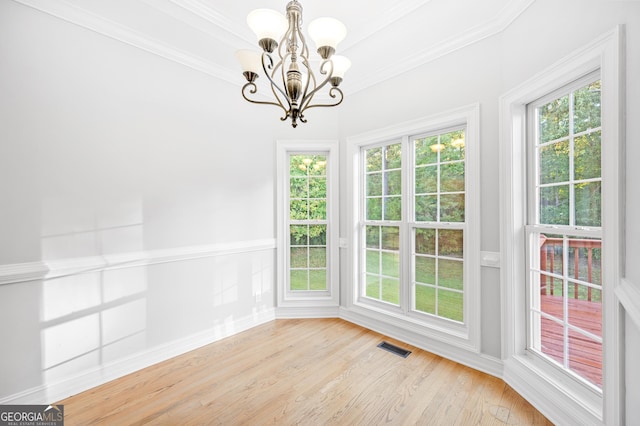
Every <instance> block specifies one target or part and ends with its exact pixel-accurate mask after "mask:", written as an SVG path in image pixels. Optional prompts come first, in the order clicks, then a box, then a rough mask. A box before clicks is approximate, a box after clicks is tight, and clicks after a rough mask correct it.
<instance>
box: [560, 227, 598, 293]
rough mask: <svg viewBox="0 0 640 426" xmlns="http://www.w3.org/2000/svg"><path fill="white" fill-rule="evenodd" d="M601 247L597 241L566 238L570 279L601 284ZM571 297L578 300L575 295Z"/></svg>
mask: <svg viewBox="0 0 640 426" xmlns="http://www.w3.org/2000/svg"><path fill="white" fill-rule="evenodd" d="M601 245H602V241H601V240H598V239H586V238H568V246H569V253H568V262H569V263H568V265H569V266H568V267H569V271H568V274H569V276H570V277H571V278H575V279H578V280H581V281H585V282H588V283H591V284H596V285H601V284H602V265H601V261H602V249H601ZM573 297H575V298H579V297H578V294H577V293H576V294H575V295H574V296H573ZM580 298H584V297H580Z"/></svg>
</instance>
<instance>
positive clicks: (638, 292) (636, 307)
mask: <svg viewBox="0 0 640 426" xmlns="http://www.w3.org/2000/svg"><path fill="white" fill-rule="evenodd" d="M615 292H616V297H617V298H618V300H619V301H620V304H621V305H622V307H623V308H624V310H625V312H626V313H627V314H628V315H629V317H630V318H631V319H632V320H633V322H634V323H635V325H636V327H638V328H640V288H639V287H638V286H637V285H634V284H633V283H631V282H630V281H628V280H626V279H624V278H623V279H622V280H620V284H619V285H618V286H617V287H616V290H615Z"/></svg>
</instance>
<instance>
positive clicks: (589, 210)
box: [575, 182, 602, 226]
mask: <svg viewBox="0 0 640 426" xmlns="http://www.w3.org/2000/svg"><path fill="white" fill-rule="evenodd" d="M600 188H601V184H600V182H589V183H579V184H577V185H576V186H575V197H576V202H575V207H576V211H575V218H576V225H578V226H601V221H600V220H601V217H600V213H601V205H600V202H601V199H602V195H601V192H600V191H601V189H600Z"/></svg>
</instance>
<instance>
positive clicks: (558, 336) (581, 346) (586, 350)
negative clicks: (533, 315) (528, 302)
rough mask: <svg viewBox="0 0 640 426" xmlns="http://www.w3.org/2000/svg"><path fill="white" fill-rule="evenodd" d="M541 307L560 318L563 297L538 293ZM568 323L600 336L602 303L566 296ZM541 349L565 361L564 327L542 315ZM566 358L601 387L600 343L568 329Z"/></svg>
mask: <svg viewBox="0 0 640 426" xmlns="http://www.w3.org/2000/svg"><path fill="white" fill-rule="evenodd" d="M540 298H541V300H540V304H541V308H542V311H543V312H545V313H547V314H549V315H552V316H554V317H555V318H558V319H562V318H563V307H562V298H561V297H558V296H549V295H541V296H540ZM567 302H568V303H567V304H568V308H569V315H568V317H569V323H571V324H572V325H575V326H577V327H580V328H581V329H583V330H586V331H588V332H590V333H592V334H594V335H596V336H599V337H602V304H601V303H600V302H590V301H587V300H578V299H571V298H570V299H568V301H567ZM541 332H542V333H541V334H542V352H543V353H544V354H546V355H548V356H550V357H551V358H553V359H555V360H556V361H558V362H559V363H560V364H564V361H563V360H564V343H563V342H564V330H563V327H562V325H561V324H558V323H556V322H554V321H552V320H550V319H546V318H542V321H541ZM567 351H568V354H567V359H568V361H569V368H571V370H573V371H575V372H576V373H578V374H579V375H581V376H582V377H584V378H586V379H588V380H589V381H590V382H592V383H594V384H595V385H597V386H600V387H602V343H599V342H596V341H595V340H593V339H590V338H588V337H587V336H585V335H584V334H582V333H578V332H575V331H572V330H569V335H568V346H567Z"/></svg>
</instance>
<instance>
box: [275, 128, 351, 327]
mask: <svg viewBox="0 0 640 426" xmlns="http://www.w3.org/2000/svg"><path fill="white" fill-rule="evenodd" d="M338 148H339V147H338V141H336V140H280V141H277V142H276V155H277V161H276V163H277V176H276V183H277V190H276V198H277V203H276V204H277V226H276V232H277V244H278V250H277V260H276V261H277V291H276V292H277V309H276V316H277V317H280V318H283V317H316V318H317V317H327V316H329V317H336V316H337V315H338V306H339V304H340V286H339V276H340V265H339V250H338V245H339V235H340V230H339V225H340V224H339V205H338V203H339V185H338V182H339V180H338V178H339V173H338V170H339V156H338V152H339V149H338ZM304 153H309V154H326V155H327V224H328V234H327V291H299V292H298V291H296V292H293V291H290V290H289V289H288V285H287V283H288V278H287V277H288V272H289V269H288V264H287V256H286V253H285V251H286V249H287V247H288V235H289V228H288V223H289V222H288V206H287V197H288V193H289V187H288V185H287V184H288V179H287V177H288V174H289V154H304Z"/></svg>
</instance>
